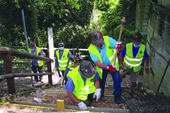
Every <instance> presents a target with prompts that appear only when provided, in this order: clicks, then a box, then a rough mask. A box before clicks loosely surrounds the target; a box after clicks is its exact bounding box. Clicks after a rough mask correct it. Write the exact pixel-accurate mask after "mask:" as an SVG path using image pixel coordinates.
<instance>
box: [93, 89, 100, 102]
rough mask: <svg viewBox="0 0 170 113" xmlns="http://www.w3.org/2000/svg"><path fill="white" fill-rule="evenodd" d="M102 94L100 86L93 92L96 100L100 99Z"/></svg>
mask: <svg viewBox="0 0 170 113" xmlns="http://www.w3.org/2000/svg"><path fill="white" fill-rule="evenodd" d="M100 96H101V89H100V88H97V89H96V90H95V93H94V94H93V98H96V101H98V100H99V98H100Z"/></svg>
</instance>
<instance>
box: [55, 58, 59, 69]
mask: <svg viewBox="0 0 170 113" xmlns="http://www.w3.org/2000/svg"><path fill="white" fill-rule="evenodd" d="M55 59H56V60H55V62H56V63H55V66H56V68H58V66H59V65H58V58H57V55H56V56H55Z"/></svg>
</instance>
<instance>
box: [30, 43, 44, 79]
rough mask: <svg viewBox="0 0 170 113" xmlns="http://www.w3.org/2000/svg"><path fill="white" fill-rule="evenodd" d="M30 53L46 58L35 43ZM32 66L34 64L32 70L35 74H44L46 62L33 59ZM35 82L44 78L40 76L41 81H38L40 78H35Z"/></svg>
mask: <svg viewBox="0 0 170 113" xmlns="http://www.w3.org/2000/svg"><path fill="white" fill-rule="evenodd" d="M29 53H31V54H33V55H37V56H39V55H41V56H44V57H45V56H46V55H45V52H44V51H43V50H42V49H41V48H39V47H36V45H35V41H34V42H32V43H31V44H30V48H29ZM31 64H32V67H31V68H32V71H33V73H37V72H39V73H43V72H44V62H43V61H40V60H35V59H32V61H31ZM34 80H35V81H36V82H38V81H41V80H42V76H39V79H38V76H34Z"/></svg>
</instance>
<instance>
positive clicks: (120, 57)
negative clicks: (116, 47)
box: [119, 53, 124, 69]
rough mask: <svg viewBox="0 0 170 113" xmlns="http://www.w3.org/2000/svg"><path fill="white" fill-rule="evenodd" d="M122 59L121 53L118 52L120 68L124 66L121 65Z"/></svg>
mask: <svg viewBox="0 0 170 113" xmlns="http://www.w3.org/2000/svg"><path fill="white" fill-rule="evenodd" d="M123 60H124V57H123V56H122V54H121V53H120V55H119V63H120V66H119V67H120V68H121V69H122V68H123V67H124V66H123Z"/></svg>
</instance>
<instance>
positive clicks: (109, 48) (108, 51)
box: [88, 36, 119, 79]
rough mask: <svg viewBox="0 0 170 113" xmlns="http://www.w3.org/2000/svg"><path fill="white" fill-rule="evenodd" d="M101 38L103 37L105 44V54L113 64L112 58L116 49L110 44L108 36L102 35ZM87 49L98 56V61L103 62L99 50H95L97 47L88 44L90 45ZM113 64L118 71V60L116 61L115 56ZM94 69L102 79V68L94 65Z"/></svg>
mask: <svg viewBox="0 0 170 113" xmlns="http://www.w3.org/2000/svg"><path fill="white" fill-rule="evenodd" d="M103 38H104V43H105V45H106V55H107V57H108V58H109V61H110V63H111V64H113V62H114V59H115V55H116V49H114V48H113V47H112V46H111V45H110V42H109V38H108V36H103ZM88 50H89V51H90V52H91V53H92V54H94V55H96V56H97V57H98V58H99V61H100V62H101V63H103V61H102V58H101V56H100V53H99V51H98V50H97V48H96V47H95V46H94V45H93V44H90V46H89V47H88ZM115 66H116V70H117V71H119V62H118V59H117V58H116V63H115ZM96 69H97V72H98V73H99V76H100V78H101V79H102V69H101V68H100V67H98V66H96Z"/></svg>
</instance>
